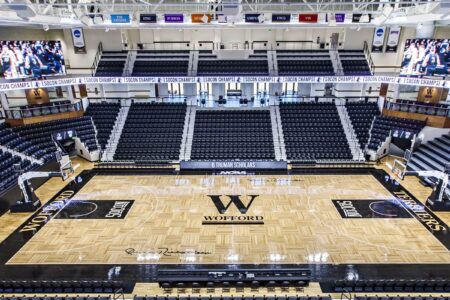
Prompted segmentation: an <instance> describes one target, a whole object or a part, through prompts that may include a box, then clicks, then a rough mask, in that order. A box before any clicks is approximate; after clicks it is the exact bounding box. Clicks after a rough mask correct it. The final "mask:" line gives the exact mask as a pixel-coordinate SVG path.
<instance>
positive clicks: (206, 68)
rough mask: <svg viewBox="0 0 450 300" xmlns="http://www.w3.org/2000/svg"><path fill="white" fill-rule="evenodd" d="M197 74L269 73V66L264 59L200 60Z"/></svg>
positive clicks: (251, 74)
mask: <svg viewBox="0 0 450 300" xmlns="http://www.w3.org/2000/svg"><path fill="white" fill-rule="evenodd" d="M197 75H198V76H205V75H206V76H222V75H240V76H253V75H269V66H268V63H267V59H266V60H261V58H258V59H247V60H202V59H200V60H199V61H198V71H197Z"/></svg>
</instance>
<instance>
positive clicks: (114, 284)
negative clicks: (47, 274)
mask: <svg viewBox="0 0 450 300" xmlns="http://www.w3.org/2000/svg"><path fill="white" fill-rule="evenodd" d="M120 289H122V290H123V292H124V293H126V292H131V290H132V289H131V287H130V286H129V285H127V284H125V283H123V282H121V281H88V280H73V281H66V280H52V281H36V280H32V281H30V280H21V281H17V280H1V281H0V293H7V294H19V293H20V294H24V293H27V294H31V293H34V294H36V293H57V294H63V293H64V294H69V293H71V294H72V293H75V294H81V293H83V294H88V293H93V294H113V293H114V292H115V291H118V290H120ZM20 298H21V297H14V298H8V297H3V296H2V297H0V299H5V300H6V299H15V300H18V299H20ZM23 298H24V300H25V299H27V300H43V298H41V297H23ZM45 298H48V299H45ZM45 298H44V300H64V299H70V300H108V299H110V297H84V296H77V297H67V296H66V297H46V296H45Z"/></svg>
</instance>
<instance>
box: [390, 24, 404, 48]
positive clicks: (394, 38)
mask: <svg viewBox="0 0 450 300" xmlns="http://www.w3.org/2000/svg"><path fill="white" fill-rule="evenodd" d="M401 30H402V28H401V27H400V26H392V27H390V28H389V35H388V39H387V43H386V52H397V48H398V41H399V40H400V32H401Z"/></svg>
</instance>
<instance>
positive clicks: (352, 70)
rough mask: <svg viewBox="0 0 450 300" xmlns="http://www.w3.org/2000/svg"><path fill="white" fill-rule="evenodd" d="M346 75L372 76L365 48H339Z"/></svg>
mask: <svg viewBox="0 0 450 300" xmlns="http://www.w3.org/2000/svg"><path fill="white" fill-rule="evenodd" d="M339 57H340V60H341V65H342V69H343V71H344V75H348V76H370V75H372V73H371V72H370V67H369V63H368V62H367V59H366V56H365V54H364V51H363V50H339Z"/></svg>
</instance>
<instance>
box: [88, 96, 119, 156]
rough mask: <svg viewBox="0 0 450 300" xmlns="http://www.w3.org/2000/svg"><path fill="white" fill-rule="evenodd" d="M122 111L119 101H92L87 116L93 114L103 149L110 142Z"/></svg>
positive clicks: (98, 138) (99, 141)
mask: <svg viewBox="0 0 450 300" xmlns="http://www.w3.org/2000/svg"><path fill="white" fill-rule="evenodd" d="M119 111H120V104H119V103H90V104H89V106H88V108H87V109H86V113H85V115H86V116H91V117H92V120H93V121H94V124H95V128H96V129H97V140H98V143H99V144H100V147H101V148H102V149H105V146H106V144H107V143H108V140H109V136H110V135H111V130H112V129H113V127H114V124H115V122H116V119H117V115H118V114H119Z"/></svg>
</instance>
